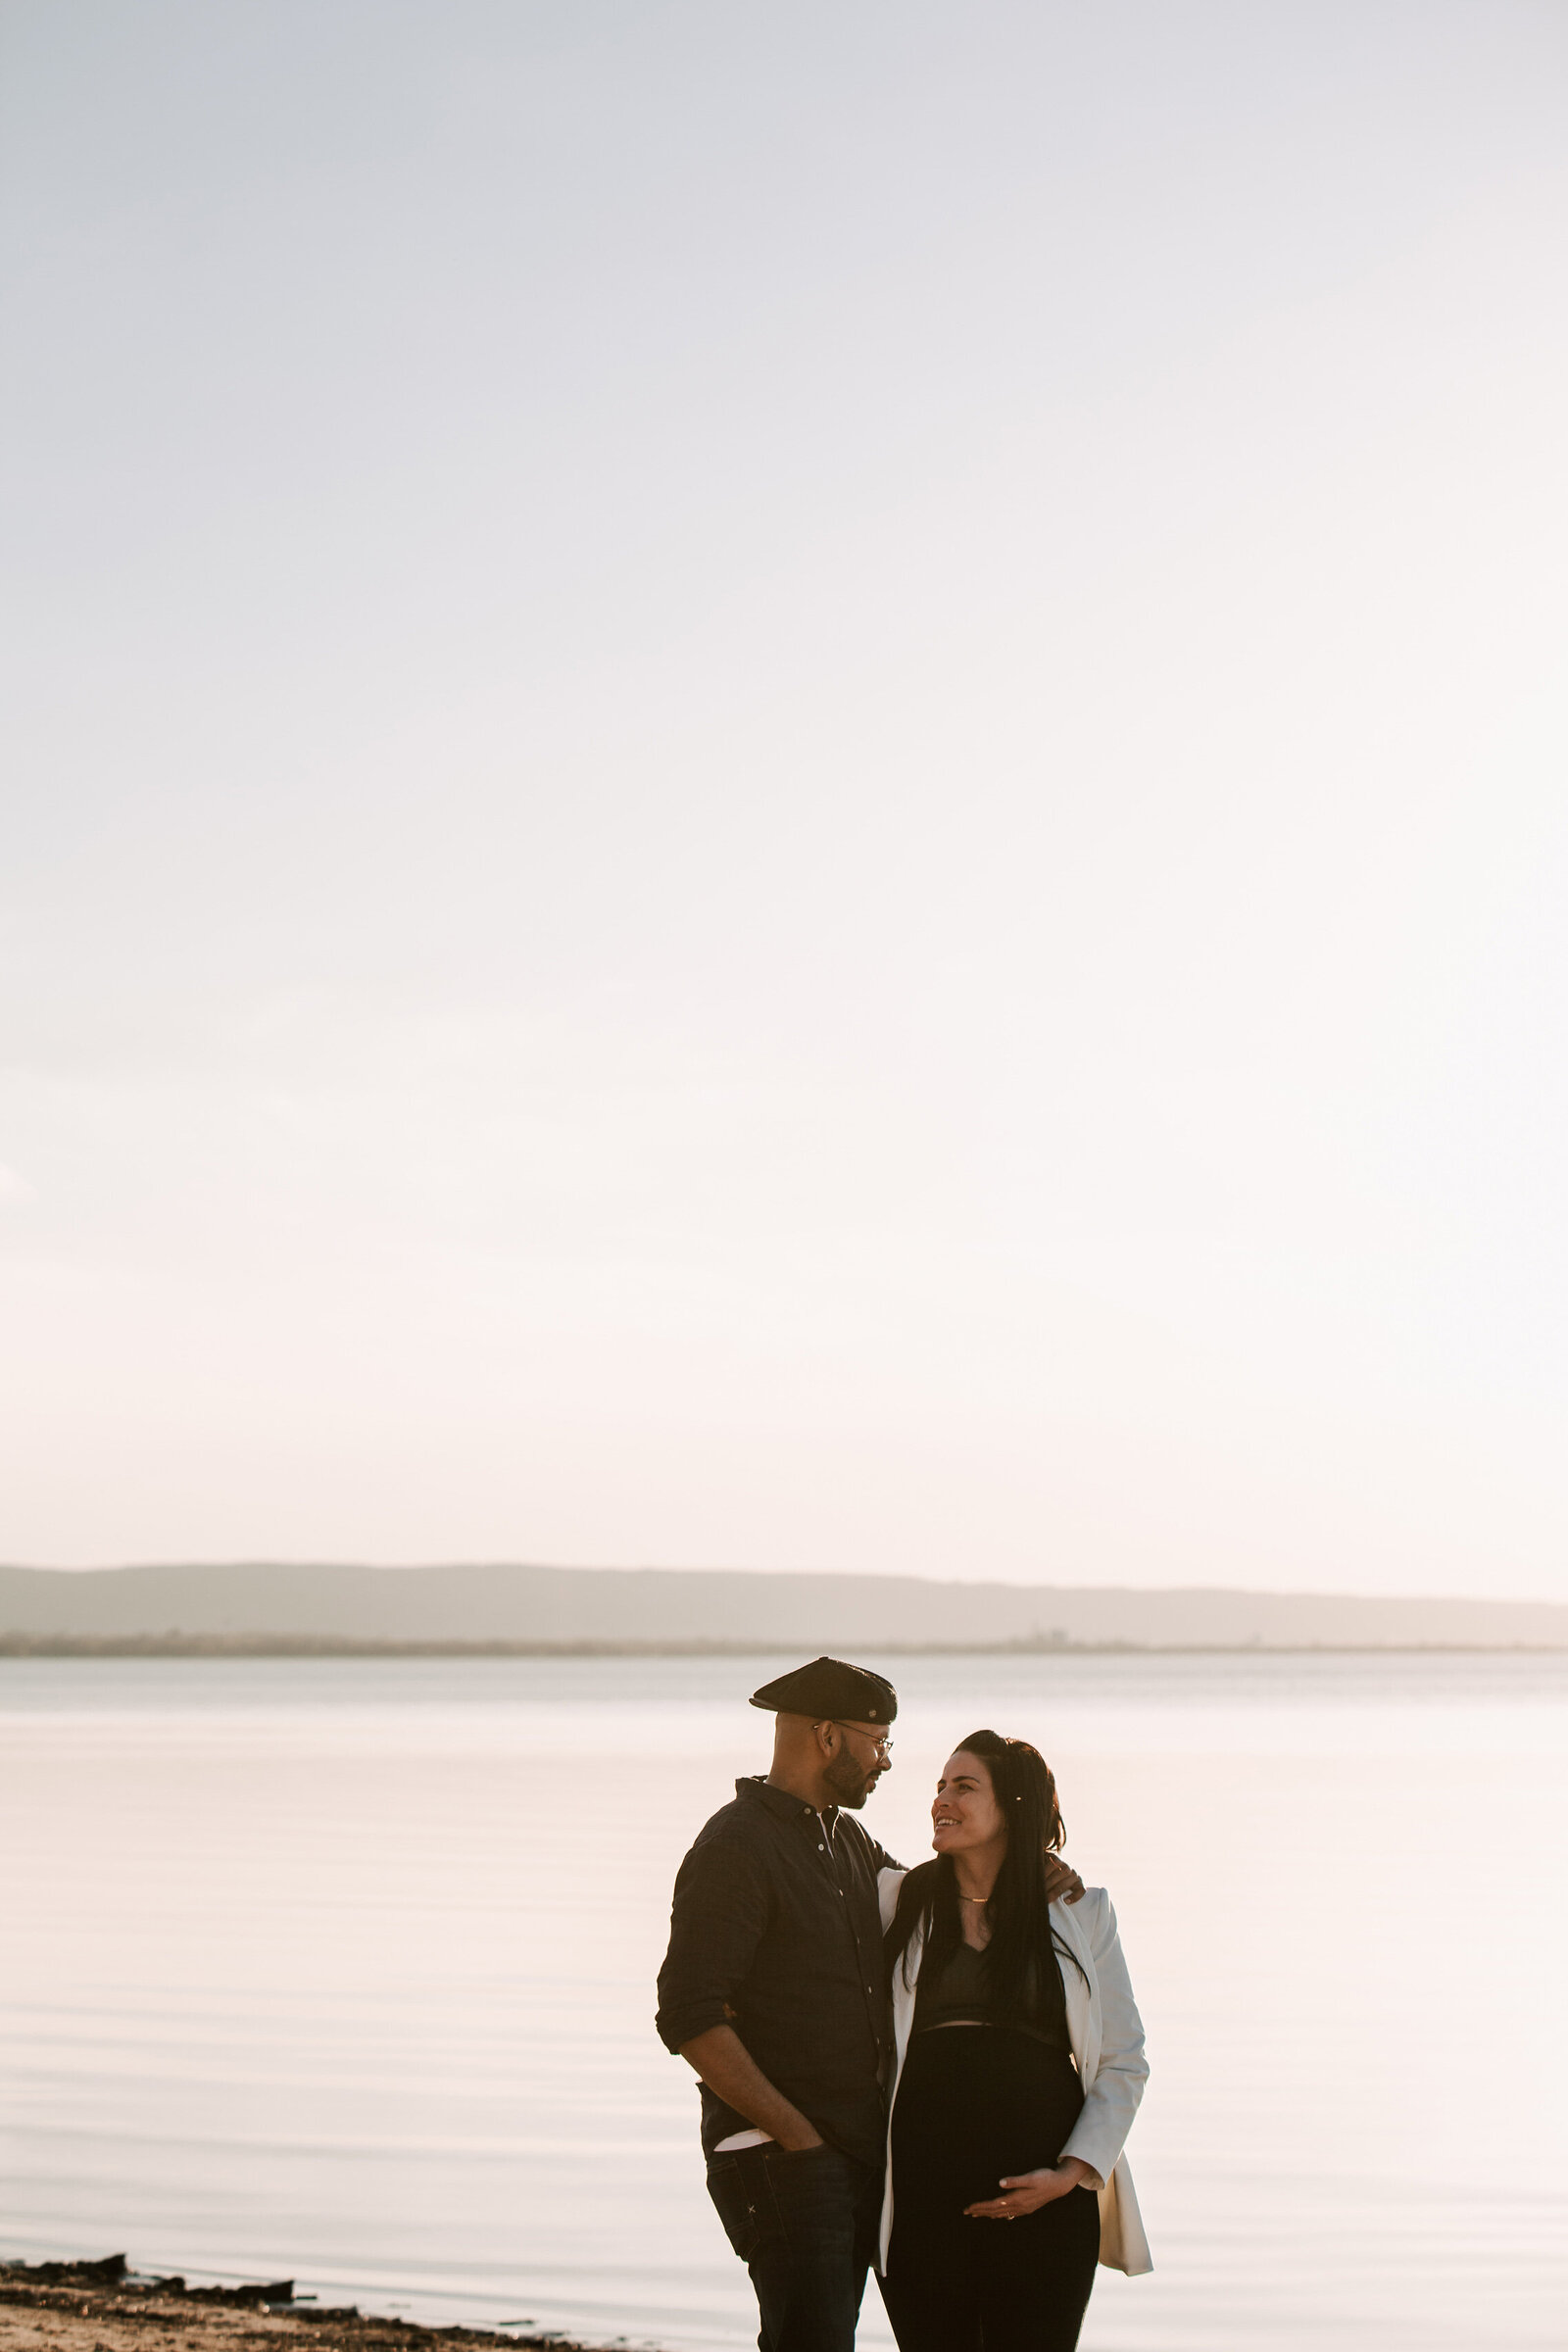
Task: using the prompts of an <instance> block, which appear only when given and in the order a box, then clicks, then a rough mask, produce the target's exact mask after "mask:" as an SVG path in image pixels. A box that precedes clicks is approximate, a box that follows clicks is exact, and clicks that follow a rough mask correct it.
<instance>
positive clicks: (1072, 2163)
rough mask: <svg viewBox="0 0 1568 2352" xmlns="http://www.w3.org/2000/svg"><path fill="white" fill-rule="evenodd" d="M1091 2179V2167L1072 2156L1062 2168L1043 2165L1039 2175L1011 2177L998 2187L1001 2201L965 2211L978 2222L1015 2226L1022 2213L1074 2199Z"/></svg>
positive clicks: (1034, 2211) (988, 2201)
mask: <svg viewBox="0 0 1568 2352" xmlns="http://www.w3.org/2000/svg"><path fill="white" fill-rule="evenodd" d="M1090 2178H1091V2175H1090V2169H1089V2167H1088V2165H1087V2164H1085V2163H1084V2162H1083V2161H1082V2159H1081V2158H1080V2157H1077V2156H1069V2157H1067V2158H1066V2159H1065V2161H1064V2162H1063V2163H1061V2164H1046V2165H1042V2166H1041V2168H1040V2170H1039V2172H1037V2173H1009V2174H1007V2175H1006V2176H1005V2179H1003V2180H999V2181H998V2183H997V2186H998V2187H999V2188H1000V2189H1001V2190H1002V2192H1003V2193H1002V2195H1001V2196H1000V2197H989V2198H988V2199H987V2200H986V2202H985V2203H984V2204H983V2205H966V2206H965V2207H964V2209H963V2210H964V2212H965V2213H967V2214H971V2215H972V2216H973V2217H974V2219H975V2220H976V2221H977V2222H1015V2221H1016V2220H1017V2219H1018V2216H1019V2214H1020V2213H1038V2212H1039V2211H1040V2208H1041V2206H1042V2205H1053V2204H1054V2203H1055V2201H1056V2199H1057V2198H1058V2197H1065V2196H1070V2195H1071V2193H1072V2191H1073V2190H1074V2189H1075V2188H1076V2187H1078V2185H1079V2183H1080V2182H1081V2181H1084V2180H1089V2179H1090Z"/></svg>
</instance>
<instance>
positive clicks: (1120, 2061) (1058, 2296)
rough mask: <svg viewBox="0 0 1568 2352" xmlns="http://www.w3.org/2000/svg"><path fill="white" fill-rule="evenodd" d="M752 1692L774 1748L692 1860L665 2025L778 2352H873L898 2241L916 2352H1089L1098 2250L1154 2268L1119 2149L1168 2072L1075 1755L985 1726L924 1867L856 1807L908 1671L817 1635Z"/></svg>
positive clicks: (951, 1763)
mask: <svg viewBox="0 0 1568 2352" xmlns="http://www.w3.org/2000/svg"><path fill="white" fill-rule="evenodd" d="M752 1704H753V1706H754V1707H761V1708H765V1709H766V1710H768V1711H769V1712H770V1713H772V1714H773V1716H774V1717H775V1729H774V1740H773V1762H772V1766H771V1769H770V1770H769V1771H768V1773H767V1774H766V1776H765V1777H760V1778H757V1779H749V1780H742V1781H737V1782H736V1784H735V1800H734V1802H733V1803H732V1804H728V1805H725V1806H724V1807H723V1809H722V1810H721V1811H720V1812H718V1813H715V1814H714V1815H713V1817H712V1819H711V1821H710V1822H708V1823H707V1824H706V1826H705V1827H704V1828H703V1830H702V1831H701V1832H700V1833H699V1835H698V1838H697V1841H696V1843H695V1844H694V1845H693V1847H692V1849H691V1851H690V1853H688V1855H687V1856H686V1859H685V1861H684V1862H683V1863H682V1864H681V1867H680V1872H679V1875H678V1876H677V1878H676V1881H675V1899H674V1906H673V1911H672V1915H671V1922H670V1939H669V1950H668V1953H667V1955H666V1957H665V1961H664V1965H663V1968H662V1970H661V1972H660V1978H659V2020H658V2023H659V2032H660V2034H661V2037H662V2040H663V2041H664V2043H665V2045H666V2047H668V2048H669V2049H671V2050H676V2051H679V2053H680V2055H681V2056H682V2057H683V2058H685V2059H686V2060H687V2062H688V2064H689V2065H690V2066H691V2067H692V2068H693V2069H694V2070H695V2072H696V2074H697V2075H698V2077H699V2080H700V2082H701V2086H702V2106H703V2147H704V2150H705V2153H706V2155H707V2158H708V2185H709V2192H710V2194H711V2197H712V2200H713V2203H714V2205H715V2206H716V2207H717V2209H718V2214H719V2218H720V2220H721V2221H722V2222H723V2225H724V2229H725V2231H726V2234H727V2235H728V2237H729V2240H730V2243H731V2245H732V2246H733V2247H734V2249H735V2252H736V2253H737V2254H738V2255H739V2256H740V2257H741V2259H742V2261H743V2262H745V2263H746V2265H747V2267H748V2269H749V2270H750V2272H751V2277H752V2283H753V2286H754V2287H755V2289H756V2292H757V2300H758V2306H759V2310H760V2318H761V2328H760V2333H759V2336H758V2339H757V2340H758V2345H759V2352H852V2347H853V2345H854V2342H855V2327H856V2322H857V2319H858V2315H859V2307H860V2298H861V2294H862V2292H863V2290H864V2285H865V2275H866V2272H867V2270H868V2268H870V2267H871V2265H872V2264H874V2265H875V2267H876V2270H877V2274H878V2280H879V2283H880V2286H881V2290H882V2298H883V2301H884V2302H885V2303H886V2305H887V2309H888V2316H889V2318H890V2320H891V2322H892V2325H893V2331H894V2334H895V2335H896V2337H897V2338H898V2342H899V2346H900V2352H1071V2348H1072V2347H1073V2346H1074V2345H1075V2344H1076V2343H1077V2341H1078V2331H1079V2328H1080V2327H1081V2325H1082V2322H1083V2315H1084V2310H1085V2308H1086V2306H1087V2304H1088V2301H1089V2293H1090V2288H1091V2287H1092V2285H1093V2283H1094V2277H1095V2266H1096V2264H1097V2262H1103V2263H1106V2264H1109V2265H1110V2266H1111V2267H1112V2268H1114V2269H1117V2270H1123V2271H1128V2272H1140V2271H1147V2270H1148V2269H1149V2268H1150V2267H1151V2266H1150V2259H1149V2248H1148V2244H1147V2241H1146V2240H1145V2237H1144V2231H1143V2225H1142V2222H1141V2221H1140V2219H1139V2214H1138V2206H1137V2203H1136V2200H1135V2198H1134V2196H1133V2188H1132V2179H1131V2176H1130V2174H1129V2173H1128V2170H1127V2162H1126V2158H1125V2157H1124V2156H1123V2154H1122V2143H1123V2142H1124V2140H1125V2139H1126V2136H1127V2131H1128V2128H1129V2126H1130V2125H1131V2123H1132V2120H1133V2116H1134V2113H1135V2112H1136V2109H1137V2106H1138V2102H1139V2099H1140V2097H1141V2095H1142V2092H1143V2086H1144V2080H1145V2077H1146V2076H1147V2074H1148V2072H1149V2069H1148V2066H1147V2064H1146V2062H1145V2058H1144V2035H1143V2028H1142V2026H1141V2024H1140V2023H1139V2018H1138V2012H1137V2010H1136V2008H1135V2007H1134V2005H1133V1998H1132V1989H1131V1986H1130V1985H1129V1984H1128V1981H1127V1970H1126V1965H1125V1963H1124V1961H1123V1959H1122V1955H1121V1945H1120V1942H1119V1940H1118V1937H1117V1934H1116V1917H1115V1913H1114V1912H1113V1911H1112V1909H1111V1905H1110V1898H1109V1896H1108V1895H1107V1894H1106V1893H1105V1891H1104V1889H1103V1887H1090V1888H1088V1889H1085V1888H1084V1887H1083V1886H1082V1884H1081V1883H1080V1881H1079V1879H1078V1877H1077V1874H1076V1873H1075V1872H1073V1871H1071V1870H1069V1869H1068V1867H1067V1866H1066V1864H1065V1863H1064V1862H1063V1861H1062V1860H1061V1858H1060V1848H1061V1845H1062V1841H1063V1833H1062V1824H1061V1814H1060V1811H1059V1809H1058V1807H1057V1803H1056V1789H1055V1782H1054V1778H1053V1776H1052V1773H1051V1769H1050V1767H1049V1765H1048V1764H1047V1763H1046V1761H1045V1758H1044V1757H1043V1756H1042V1755H1041V1754H1040V1753H1039V1752H1038V1750H1037V1749H1035V1748H1034V1747H1032V1746H1031V1745H1030V1744H1029V1742H1028V1741H1027V1740H1011V1739H1005V1738H1004V1737H1002V1736H1001V1735H1000V1734H999V1733H996V1732H992V1731H981V1732H971V1733H968V1734H967V1735H965V1736H964V1737H963V1738H962V1739H961V1740H959V1741H958V1743H957V1745H956V1748H955V1749H954V1751H953V1753H952V1754H951V1755H950V1756H949V1757H948V1758H947V1760H946V1762H944V1763H942V1764H941V1766H940V1769H939V1772H938V1775H937V1782H936V1796H935V1801H934V1802H933V1805H932V1830H933V1835H932V1846H933V1849H934V1853H935V1859H934V1860H933V1861H930V1862H924V1863H921V1864H920V1866H919V1867H918V1868H917V1869H915V1870H906V1869H904V1867H903V1866H902V1865H901V1864H900V1863H898V1862H896V1861H895V1860H894V1859H893V1856H892V1855H891V1854H889V1853H887V1852H885V1851H884V1849H883V1848H882V1847H881V1846H880V1845H878V1844H877V1842H876V1840H875V1839H874V1838H871V1837H870V1836H868V1835H867V1833H866V1831H865V1830H864V1829H863V1828H862V1827H861V1825H860V1823H859V1822H858V1821H857V1820H856V1819H855V1818H854V1816H855V1814H856V1813H858V1810H859V1809H860V1807H861V1806H862V1805H863V1804H864V1803H865V1800H866V1798H867V1797H868V1796H869V1795H870V1793H871V1791H872V1789H874V1788H875V1787H876V1785H877V1782H878V1781H879V1780H880V1779H881V1777H882V1775H883V1773H885V1772H887V1771H889V1770H890V1769H891V1750H892V1744H893V1742H892V1740H891V1737H890V1735H889V1728H888V1727H889V1726H890V1725H891V1724H892V1722H893V1719H894V1717H895V1715H896V1714H897V1712H898V1698H897V1695H896V1693H895V1691H894V1690H893V1686H892V1685H891V1683H888V1682H886V1681H884V1680H883V1678H882V1677H881V1676H880V1675H877V1674H872V1673H870V1672H869V1671H868V1670H867V1669H865V1668H863V1667H859V1666H851V1665H847V1664H845V1663H844V1662H843V1661H842V1660H841V1659H837V1658H818V1659H816V1660H815V1661H814V1662H813V1663H812V1664H811V1665H809V1666H802V1667H799V1668H797V1669H796V1670H795V1671H794V1672H793V1673H791V1674H786V1675H781V1676H780V1677H779V1679H778V1680H777V1681H776V1682H772V1683H768V1684H766V1685H765V1686H764V1687H763V1689H761V1690H760V1691H757V1692H755V1693H754V1695H753V1698H752Z"/></svg>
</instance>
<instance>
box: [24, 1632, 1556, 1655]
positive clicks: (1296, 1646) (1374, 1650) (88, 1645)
mask: <svg viewBox="0 0 1568 2352" xmlns="http://www.w3.org/2000/svg"><path fill="white" fill-rule="evenodd" d="M852 1646H855V1647H858V1648H860V1649H863V1650H874V1651H875V1652H876V1653H877V1655H878V1656H880V1657H888V1658H1432V1657H1443V1658H1519V1657H1531V1658H1560V1657H1568V1642H1052V1641H1044V1640H1042V1641H1036V1640H1033V1639H1019V1640H1016V1641H1010V1642H856V1643H855V1644H853V1645H852ZM810 1647H811V1642H809V1641H801V1642H697V1641H685V1642H377V1641H356V1640H353V1639H351V1638H349V1637H346V1636H345V1637H342V1638H338V1637H336V1636H333V1635H329V1634H323V1635H316V1634H178V1633H167V1634H0V1658H771V1657H779V1658H798V1657H799V1656H800V1654H801V1652H802V1650H803V1649H809V1648H810Z"/></svg>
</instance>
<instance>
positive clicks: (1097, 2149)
mask: <svg viewBox="0 0 1568 2352" xmlns="http://www.w3.org/2000/svg"><path fill="white" fill-rule="evenodd" d="M904 1877H905V1873H904V1872H903V1871H902V1870H884V1871H881V1872H879V1873H878V1876H877V1893H878V1896H879V1897H880V1900H881V1904H882V1926H883V1930H884V1932H885V1931H886V1930H887V1929H888V1928H890V1927H891V1926H892V1924H893V1911H894V1906H895V1904H896V1903H897V1901H898V1894H899V1887H900V1886H901V1885H902V1884H903V1881H904ZM1051 1924H1052V1926H1053V1927H1054V1929H1055V1930H1056V1932H1057V1934H1058V1935H1059V1936H1060V1937H1061V1940H1062V1942H1063V1943H1064V1944H1065V1945H1066V1946H1067V1949H1068V1951H1070V1952H1071V1953H1072V1954H1073V1955H1074V1956H1075V1958H1076V1959H1077V1960H1078V1961H1079V1962H1080V1963H1081V1965H1082V1968H1083V1975H1082V1976H1080V1975H1079V1973H1078V1970H1077V1969H1076V1968H1074V1966H1073V1964H1072V1961H1071V1960H1068V1959H1064V1958H1062V1957H1061V1955H1060V1954H1058V1955H1057V1958H1058V1963H1059V1965H1060V1968H1061V1981H1062V1986H1063V1989H1064V1991H1065V1993H1066V1996H1067V2038H1068V2041H1069V2042H1070V2043H1071V2045H1072V2054H1073V2057H1074V2058H1075V2059H1076V2061H1077V2064H1078V2073H1079V2076H1080V2078H1081V2079H1082V2082H1083V2086H1084V2106H1083V2113H1082V2114H1081V2115H1080V2116H1079V2118H1078V2121H1077V2122H1076V2123H1075V2124H1074V2126H1073V2128H1072V2131H1070V2132H1069V2134H1068V2137H1067V2143H1066V2145H1065V2147H1063V2148H1062V2149H1060V2151H1059V2154H1060V2155H1062V2156H1078V2157H1081V2158H1082V2160H1083V2162H1084V2163H1085V2164H1087V2165H1091V2166H1092V2167H1093V2168H1094V2170H1095V2171H1096V2172H1097V2173H1098V2174H1099V2175H1100V2178H1101V2180H1103V2182H1104V2184H1105V2185H1104V2187H1103V2189H1102V2190H1101V2192H1100V2259H1101V2261H1102V2262H1103V2263H1104V2264H1106V2265H1107V2267H1108V2268H1109V2269H1111V2270H1113V2271H1125V2272H1126V2273H1127V2274H1128V2276H1129V2277H1130V2278H1136V2277H1137V2276H1138V2275H1139V2273H1140V2272H1143V2271H1152V2269H1153V2267H1154V2266H1153V2263H1152V2261H1151V2260H1150V2255H1149V2240H1148V2238H1147V2237H1146V2236H1145V2235H1144V2223H1143V2216H1142V2215H1141V2214H1140V2213H1139V2210H1138V2199H1137V2197H1136V2196H1135V2195H1134V2194H1133V2177H1132V2174H1131V2173H1130V2172H1129V2171H1128V2169H1127V2159H1126V2157H1125V2156H1124V2155H1123V2154H1122V2146H1123V2143H1124V2142H1125V2140H1126V2137H1127V2133H1128V2131H1129V2130H1130V2129H1131V2127H1132V2120H1133V2117H1134V2116H1135V2115H1136V2114H1137V2112H1138V2102H1139V2100H1140V2099H1141V2098H1142V2097H1143V2095H1144V2084H1145V2082H1147V2081H1148V2079H1149V2061H1148V2059H1147V2058H1146V2057H1145V2056H1144V2029H1143V2024H1142V2021H1141V2020H1140V2018H1139V2015H1138V2011H1137V2009H1136V2008H1135V2007H1134V2005H1133V1988H1132V1985H1131V1984H1130V1983H1129V1982H1128V1978H1127V1963H1126V1961H1125V1960H1124V1959H1123V1958H1122V1953H1121V1939H1120V1937H1119V1936H1117V1934H1116V1914H1115V1912H1114V1911H1113V1910H1112V1908H1111V1902H1110V1897H1109V1895H1108V1894H1107V1893H1106V1892H1105V1889H1104V1888H1103V1887H1085V1889H1084V1891H1083V1894H1082V1896H1081V1897H1080V1898H1079V1900H1078V1901H1077V1902H1076V1903H1053V1904H1052V1906H1051ZM924 1940H925V1939H924V1936H922V1934H921V1931H920V1929H919V1928H918V1927H917V1928H916V1929H915V1931H914V1935H913V1936H912V1937H911V1938H910V1942H909V1947H908V1950H907V1952H906V1953H905V1954H904V1956H903V1957H902V1958H901V1959H900V1960H899V1961H898V1963H897V1964H896V1966H895V1968H894V1971H893V2083H892V2087H891V2090H890V2091H889V2094H888V2153H887V2176H886V2185H885V2187H884V2189H883V2193H882V2243H881V2251H880V2253H879V2255H878V2257H877V2269H878V2270H879V2271H881V2272H882V2273H883V2274H884V2275H885V2274H886V2271H887V2267H888V2245H889V2242H890V2241H891V2239H892V2236H893V2108H894V2103H895V2101H896V2100H897V2098H898V2095H899V2082H900V2080H901V2079H902V2077H903V2074H904V2061H905V2059H906V2057H907V2055H908V2049H909V2034H910V2032H911V2030H912V2028H913V2025H914V1995H915V1987H916V1985H918V1983H919V1979H920V1953H921V1949H922V1946H923V1943H924ZM906 1964H907V1971H908V1976H909V1979H910V1982H909V1983H908V1984H907V1985H906V1983H905V1981H904V1980H905V1972H906Z"/></svg>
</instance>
